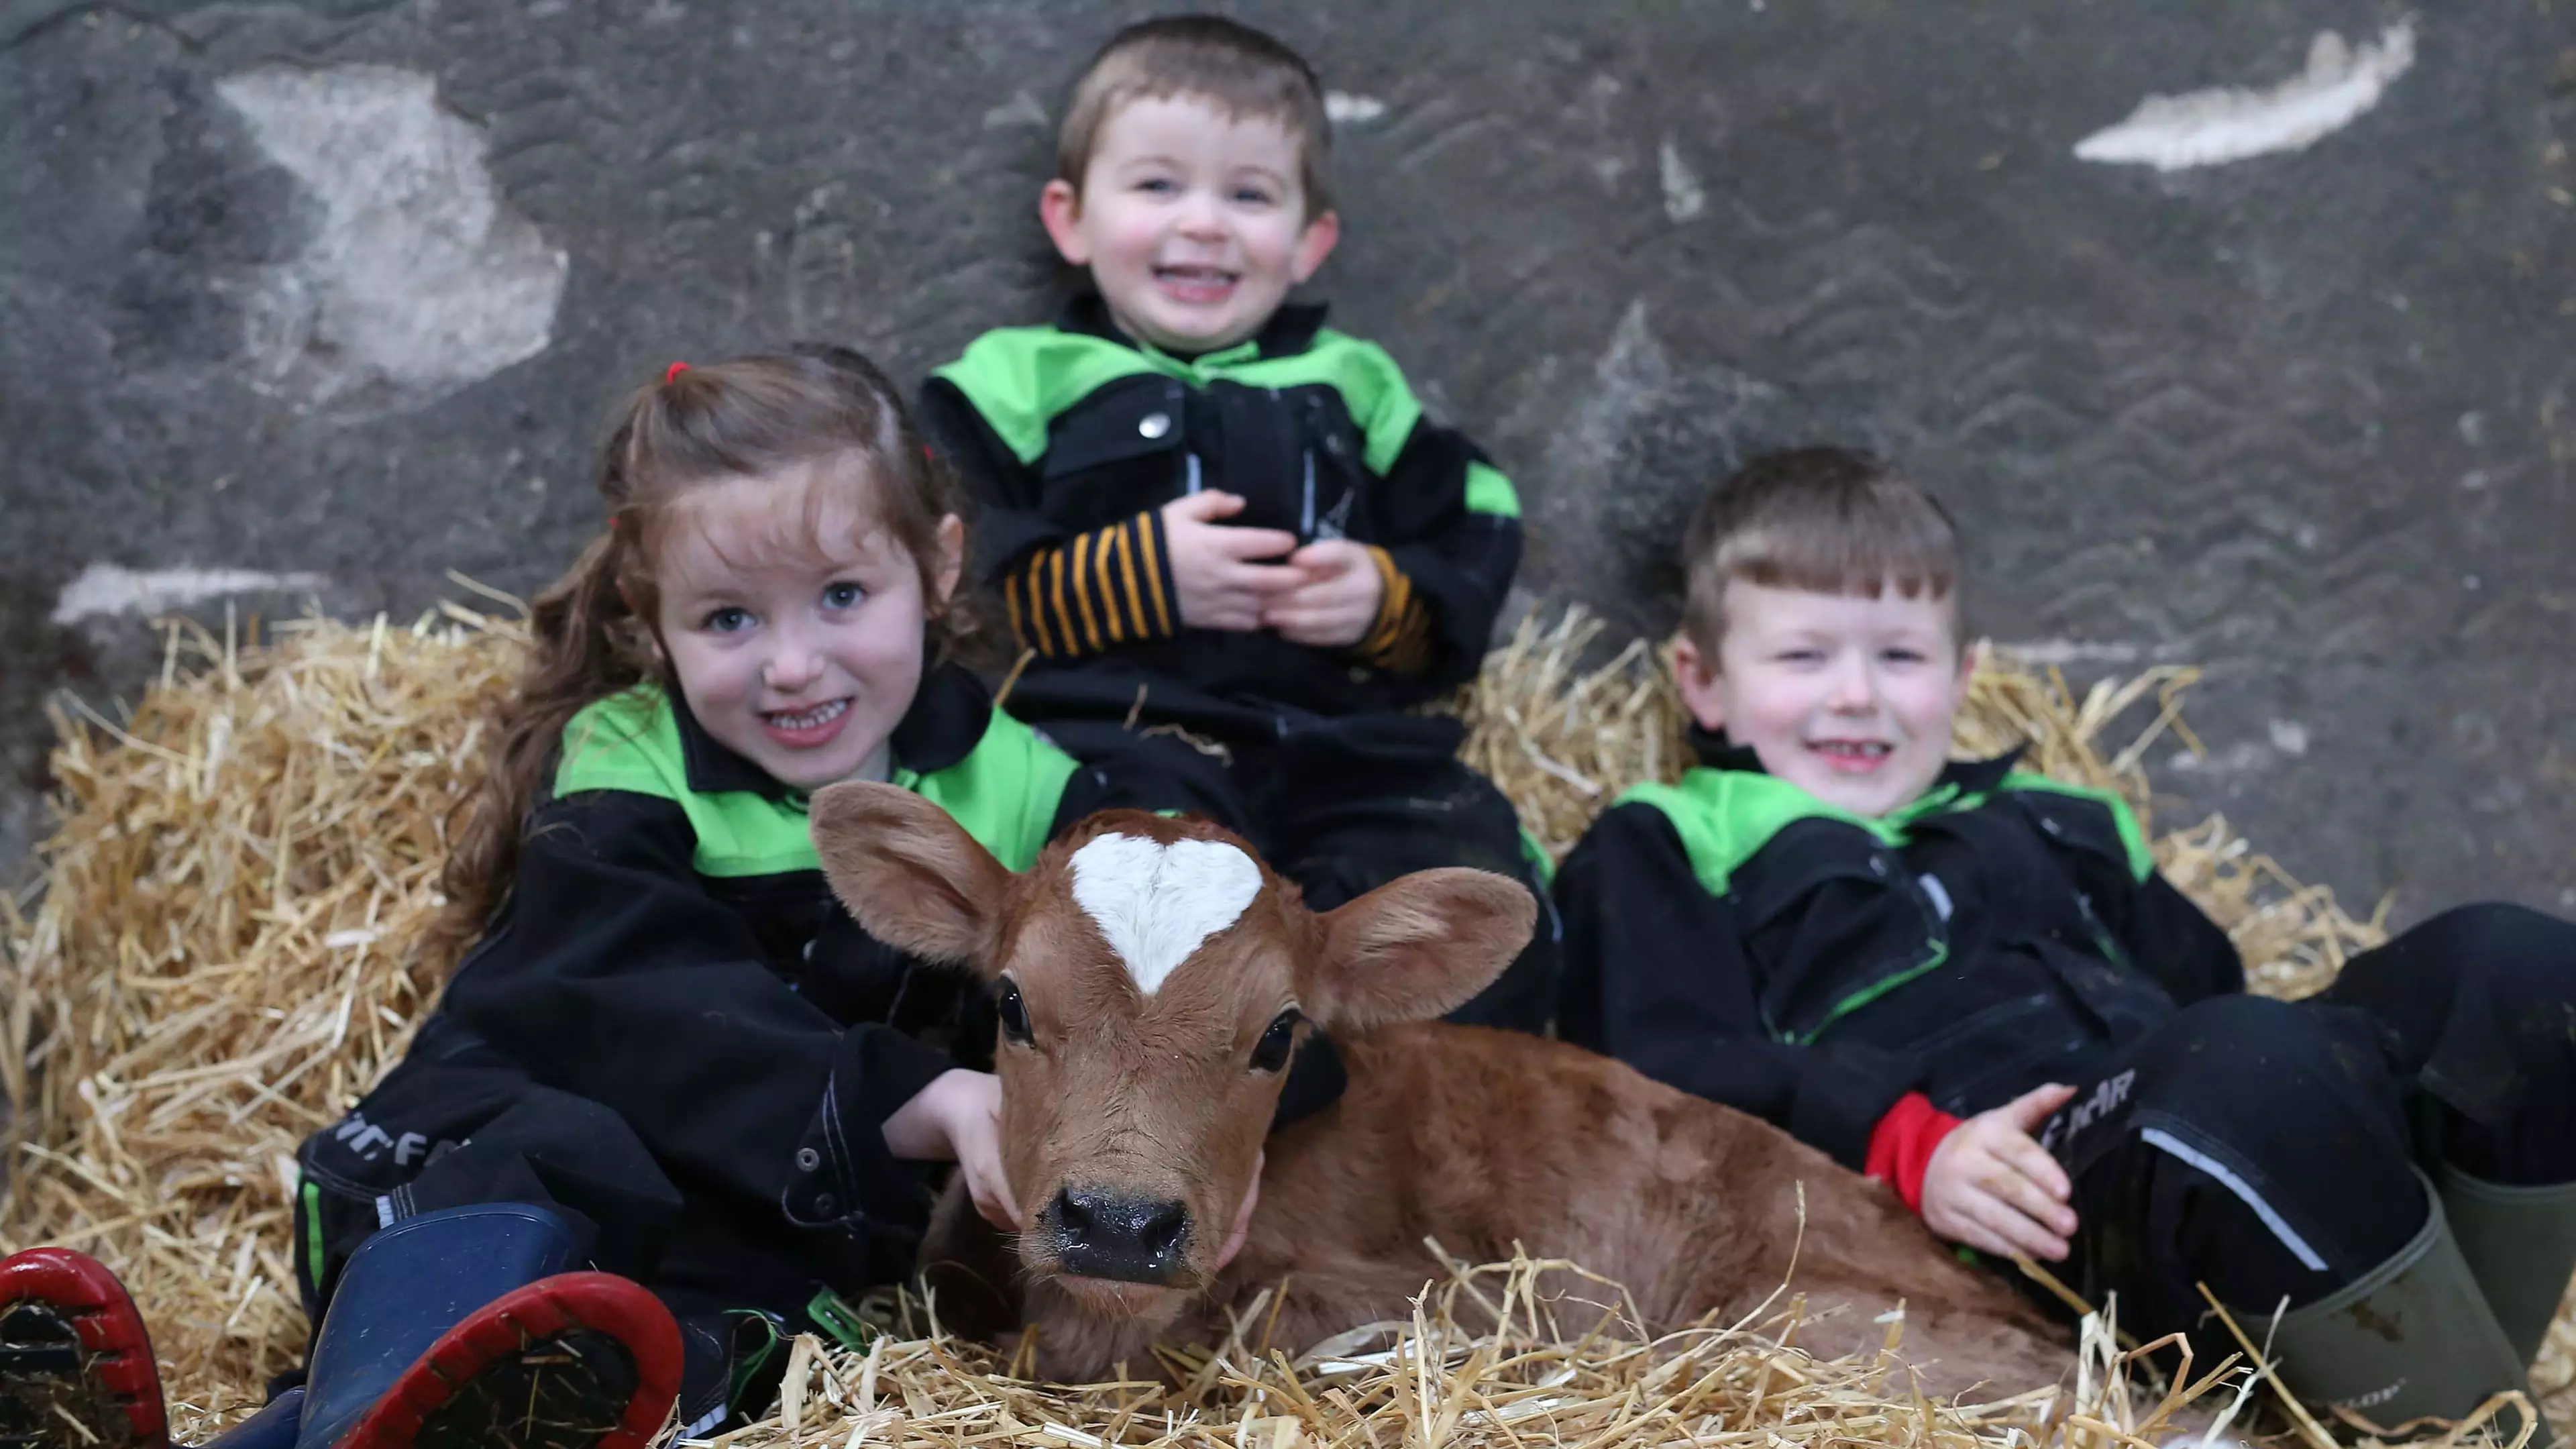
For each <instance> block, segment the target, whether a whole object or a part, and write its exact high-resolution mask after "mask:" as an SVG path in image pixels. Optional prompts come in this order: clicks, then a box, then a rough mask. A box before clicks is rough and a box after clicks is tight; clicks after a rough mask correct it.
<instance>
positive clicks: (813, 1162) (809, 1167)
mask: <svg viewBox="0 0 2576 1449" xmlns="http://www.w3.org/2000/svg"><path fill="white" fill-rule="evenodd" d="M822 1165H823V1154H822V1153H819V1152H817V1151H815V1150H814V1149H813V1148H811V1147H799V1148H797V1149H796V1167H797V1170H798V1171H800V1172H812V1171H813V1170H814V1169H815V1168H818V1167H820V1166H822Z"/></svg>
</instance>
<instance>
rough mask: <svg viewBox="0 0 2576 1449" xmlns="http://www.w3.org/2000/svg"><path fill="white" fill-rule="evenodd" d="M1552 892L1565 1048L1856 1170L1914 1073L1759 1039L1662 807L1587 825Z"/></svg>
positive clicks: (1720, 927) (1855, 1055) (1736, 953)
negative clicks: (1751, 1121) (1735, 1114)
mask: <svg viewBox="0 0 2576 1449" xmlns="http://www.w3.org/2000/svg"><path fill="white" fill-rule="evenodd" d="M1556 896H1557V906H1558V909H1559V911H1560V912H1561V913H1562V914H1563V916H1564V919H1565V979H1566V987H1565V1000H1564V1002H1563V1007H1562V1011H1561V1013H1560V1019H1561V1025H1560V1030H1561V1031H1562V1033H1563V1034H1564V1036H1565V1038H1566V1040H1568V1041H1571V1042H1574V1043H1575V1044H1577V1045H1579V1046H1586V1047H1590V1048H1591V1049H1593V1050H1595V1051H1599V1052H1604V1053H1606V1054H1608V1055H1610V1056H1614V1057H1617V1058H1618V1059H1619V1060H1621V1061H1623V1062H1626V1063H1627V1064H1628V1065H1630V1066H1632V1067H1635V1068H1636V1069H1637V1070H1639V1071H1641V1072H1644V1073H1645V1074H1646V1075H1647V1076H1650V1077H1653V1078H1655V1079H1656V1080H1657V1081H1660V1082H1664V1083H1666V1084H1668V1085H1671V1086H1674V1087H1678V1088H1680V1089H1681V1090H1683V1091H1685V1092H1689V1093H1692V1094H1693V1095H1696V1096H1701V1097H1706V1098H1708V1099H1709V1100H1711V1101H1715V1102H1723V1103H1725V1104H1726V1105H1728V1106H1730V1107H1734V1108H1737V1109H1738V1110H1741V1111H1744V1112H1749V1113H1752V1114H1753V1115H1755V1116H1757V1117H1760V1118H1762V1119H1763V1120H1765V1121H1768V1122H1770V1123H1772V1124H1774V1125H1775V1126H1778V1127H1781V1128H1784V1129H1786V1130H1787V1131H1788V1132H1789V1133H1790V1134H1791V1135H1792V1136H1795V1137H1797V1138H1799V1139H1801V1140H1802V1141H1805V1142H1807V1143H1808V1144H1809V1145H1811V1146H1814V1147H1817V1148H1820V1149H1822V1150H1823V1151H1825V1152H1827V1153H1829V1154H1831V1155H1832V1156H1833V1158H1834V1159H1835V1160H1836V1161H1838V1162H1841V1163H1842V1164H1843V1165H1844V1166H1846V1167H1850V1168H1852V1169H1854V1170H1855V1171H1857V1170H1859V1169H1860V1168H1861V1167H1862V1166H1863V1164H1864V1163H1865V1162H1866V1161H1867V1159H1868V1156H1869V1137H1870V1132H1871V1130H1872V1129H1873V1128H1875V1127H1876V1126H1877V1125H1878V1121H1879V1119H1880V1118H1881V1117H1884V1116H1885V1115H1887V1110H1888V1109H1889V1108H1890V1107H1892V1106H1894V1105H1895V1104H1896V1100H1897V1099H1898V1098H1899V1097H1901V1096H1903V1095H1904V1094H1905V1093H1906V1092H1908V1091H1910V1090H1912V1089H1913V1088H1914V1087H1915V1085H1916V1082H1915V1075H1916V1074H1915V1073H1914V1071H1913V1070H1912V1069H1911V1068H1910V1067H1908V1066H1906V1065H1904V1064H1901V1063H1898V1062H1896V1061H1894V1060H1892V1059H1881V1058H1880V1057H1878V1056H1876V1055H1875V1054H1869V1053H1862V1052H1856V1051H1851V1050H1841V1051H1833V1052H1828V1051H1826V1050H1824V1049H1822V1048H1818V1047H1813V1046H1797V1045H1792V1044H1789V1043H1784V1042H1778V1041H1773V1040H1772V1039H1771V1038H1770V1037H1769V1035H1768V1034H1767V1033H1766V1032H1765V1031H1764V1030H1763V1027H1762V1021H1761V1012H1760V1009H1759V1007H1758V1006H1757V1005H1756V1001H1757V986H1756V982H1755V979H1754V967H1753V963H1752V961H1751V960H1750V959H1749V958H1748V957H1747V956H1746V954H1745V951H1744V945H1743V941H1742V938H1741V934H1740V932H1739V930H1738V926H1737V923H1736V921H1735V919H1734V911H1733V908H1732V906H1731V905H1730V904H1729V902H1728V901H1727V900H1726V899H1725V898H1724V897H1721V896H1716V895H1712V894H1710V893H1709V891H1708V890H1707V888H1706V887H1704V886H1702V885H1701V884H1700V882H1699V878H1698V877H1697V876H1696V875H1694V874H1693V873H1692V871H1691V866H1690V857H1689V856H1688V854H1687V853H1686V852H1685V851H1684V850H1683V848H1682V842H1681V838H1680V837H1679V836H1678V835H1676V834H1675V833H1674V831H1673V827H1672V824H1671V822H1670V821H1668V820H1666V819H1665V818H1664V815H1663V812H1662V811H1660V810H1657V809H1655V808H1654V807H1653V806H1650V805H1622V806H1619V807H1617V808H1615V809H1612V810H1610V811H1609V812H1607V813H1606V814H1604V815H1603V816H1602V817H1601V818H1600V819H1599V820H1598V821H1596V822H1594V824H1593V826H1592V829H1591V830H1590V831H1589V832H1587V833H1586V834H1585V835H1584V837H1583V840H1582V842H1581V843H1580V844H1578V845H1577V846H1575V848H1574V851H1573V853H1572V854H1571V855H1568V856H1567V857H1566V860H1565V864H1564V866H1563V867H1562V868H1561V869H1560V870H1559V871H1558V872H1557V878H1556Z"/></svg>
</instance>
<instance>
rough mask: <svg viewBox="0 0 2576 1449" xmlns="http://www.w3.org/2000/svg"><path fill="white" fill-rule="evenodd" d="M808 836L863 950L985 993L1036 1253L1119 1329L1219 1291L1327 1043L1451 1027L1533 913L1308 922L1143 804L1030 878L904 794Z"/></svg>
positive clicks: (832, 812) (1421, 878)
mask: <svg viewBox="0 0 2576 1449" xmlns="http://www.w3.org/2000/svg"><path fill="white" fill-rule="evenodd" d="M813 830H814V843H815V848H816V850H817V852H818V853H819V854H820V855H821V857H822V862H823V870H824V873H825V875H826V876H828V877H829V878H830V880H831V884H832V889H833V891H834V893H835V894H837V895H838V896H839V897H840V899H841V901H842V903H843V904H845V905H847V906H848V907H849V909H850V912H851V914H852V915H853V916H855V917H857V919H858V921H859V923H860V924H861V925H862V926H864V927H866V928H867V930H868V932H869V934H871V935H873V936H875V937H876V938H877V939H879V940H881V941H884V942H886V943H887V944H889V945H892V946H895V947H898V948H900V949H902V950H905V951H909V952H912V953H914V954H916V955H919V956H921V957H924V958H926V959H929V960H935V961H948V962H955V963H959V964H962V965H966V966H969V967H972V968H973V969H974V970H976V971H978V972H980V973H982V975H983V976H984V977H985V978H986V979H987V980H988V981H990V982H991V983H992V984H993V988H994V991H995V994H996V997H997V999H998V1004H999V1007H1000V1017H1001V1026H1000V1040H999V1042H998V1043H997V1044H996V1052H995V1058H996V1070H997V1071H998V1072H999V1074H1000V1076H1001V1081H1002V1157H1003V1163H1004V1166H1005V1167H1006V1168H1007V1170H1008V1171H1009V1174H1010V1179H1011V1187H1012V1190H1013V1192H1014V1193H1015V1194H1016V1195H1017V1196H1018V1198H1019V1203H1018V1206H1019V1209H1020V1216H1021V1221H1022V1223H1023V1224H1024V1230H1023V1231H1022V1233H1021V1236H1020V1241H1019V1253H1020V1259H1021V1262H1022V1264H1023V1266H1024V1267H1025V1268H1026V1269H1027V1270H1028V1271H1029V1272H1030V1273H1031V1274H1032V1275H1033V1276H1036V1277H1040V1278H1052V1279H1055V1280H1057V1281H1058V1282H1059V1283H1060V1284H1061V1285H1062V1286H1063V1287H1064V1288H1066V1289H1067V1290H1068V1291H1069V1292H1071V1293H1072V1294H1074V1296H1075V1297H1076V1298H1078V1299H1080V1300H1083V1301H1086V1302H1088V1303H1090V1304H1091V1305H1092V1306H1094V1307H1096V1308H1101V1309H1104V1310H1110V1311H1115V1312H1121V1313H1147V1312H1151V1311H1152V1310H1153V1309H1154V1308H1155V1307H1156V1306H1157V1305H1159V1304H1163V1303H1166V1302H1170V1303H1172V1304H1175V1305H1176V1304H1177V1301H1178V1296H1179V1295H1182V1294H1186V1293H1189V1292H1192V1291H1195V1290H1197V1289H1199V1288H1201V1287H1203V1286H1205V1284H1206V1283H1207V1282H1208V1280H1209V1279H1211V1278H1213V1277H1214V1276H1215V1274H1216V1270H1217V1268H1218V1266H1219V1262H1218V1258H1219V1253H1220V1251H1221V1249H1222V1247H1223V1244H1224V1241H1225V1238H1226V1236H1227V1234H1228V1230H1229V1228H1230V1227H1231V1225H1232V1224H1233V1223H1234V1221H1235V1218H1236V1213H1237V1210H1238V1209H1239V1208H1240V1207H1241V1206H1242V1204H1243V1201H1244V1195H1245V1193H1246V1192H1247V1191H1248V1190H1249V1189H1250V1187H1251V1185H1252V1176H1253V1172H1254V1170H1255V1165H1256V1163H1257V1162H1258V1160H1259V1156H1260V1153H1261V1148H1262V1141H1263V1138H1264V1137H1265V1135H1266V1134H1267V1132H1268V1129H1269V1125H1270V1119H1271V1115H1272V1112H1273V1110H1274V1109H1275V1107H1276V1106H1277V1104H1278V1100H1279V1091H1280V1086H1281V1084H1282V1082H1284V1081H1285V1080H1286V1078H1287V1074H1288V1067H1289V1064H1290V1062H1291V1060H1292V1059H1293V1058H1294V1056H1295V1054H1296V1052H1297V1051H1298V1049H1299V1048H1300V1046H1301V1045H1302V1044H1303V1043H1304V1041H1305V1039H1306V1037H1307V1036H1308V1035H1309V1033H1310V1032H1311V1031H1312V1030H1313V1029H1314V1028H1315V1027H1319V1026H1320V1027H1323V1028H1325V1029H1328V1030H1337V1031H1354V1030H1361V1029H1365V1028H1367V1027H1371V1026H1375V1025H1380V1024H1384V1023H1390V1022H1398V1021H1412V1020H1424V1019H1428V1018H1431V1017H1435V1016H1438V1015H1439V1014H1440V1013H1442V1012H1445V1011H1447V1010H1449V1009H1450V1008H1451V1007H1454V1006H1456V1005H1458V1004H1459V1003H1461V1002H1463V1001H1465V1000H1466V999H1467V998H1469V997H1471V996H1473V995H1474V994H1475V993H1476V992H1477V991H1478V990H1480V989H1481V988H1483V987H1484V985H1485V984H1486V983H1488V982H1490V981H1492V980H1493V979H1494V977H1495V976H1496V975H1497V974H1498V973H1499V972H1500V971H1501V970H1502V968H1503V967H1504V965H1506V964H1507V963H1508V962H1509V961H1510V960H1511V958H1512V957H1513V955H1514V954H1515V953H1517V952H1518V951H1519V950H1520V948H1521V946H1522V944H1523V943H1524V942H1526V941H1527V940H1528V939H1529V932H1530V926H1531V922H1532V918H1533V916H1534V914H1535V911H1536V906H1535V903H1534V902H1533V901H1532V900H1531V899H1530V895H1529V892H1528V891H1527V889H1526V888H1524V887H1523V886H1521V885H1520V884H1518V883H1517V882H1514V881H1511V880H1508V879H1505V878H1504V877H1502V876H1498V875H1492V874H1488V873H1485V872H1482V871H1473V870H1431V871H1423V872H1420V873H1417V874H1414V875H1409V876H1406V877H1404V878H1402V879H1400V880H1396V881H1394V882H1391V883H1389V884H1387V885H1385V886H1381V887H1379V888H1378V889H1376V890H1374V891H1371V892H1369V893H1368V894H1367V895H1365V896H1362V897H1360V898H1359V899H1357V900H1354V901H1352V902H1350V903H1349V904H1347V905H1344V906H1341V907H1339V908H1338V909H1335V910H1331V911H1325V912H1321V913H1317V912H1313V911H1309V910H1307V909H1306V908H1305V906H1304V904H1303V903H1302V902H1301V900H1300V898H1299V895H1298V892H1297V889H1296V887H1295V886H1293V885H1291V884H1289V883H1287V882H1285V881H1282V880H1281V879H1279V878H1278V877H1277V876H1274V875H1272V874H1271V873H1270V871H1269V870H1268V869H1267V868H1266V867H1265V866H1263V865H1262V863H1261V862H1260V860H1259V859H1258V858H1256V857H1255V856H1254V855H1253V853H1252V851H1251V849H1250V848H1249V847H1247V846H1246V845H1245V844H1244V843H1243V842H1242V841H1241V840H1240V839H1238V838H1236V837H1235V836H1233V835H1232V834H1229V833H1228V832H1226V831H1224V830H1222V829H1220V828H1218V827H1216V826H1214V825H1210V824H1207V823H1205V822H1202V821H1196V820H1174V819H1166V818H1163V817H1161V816H1156V815H1149V814H1145V813H1143V812H1141V811H1132V810H1120V811H1110V812H1106V813H1103V814H1100V815H1095V816H1093V817H1091V818H1090V819H1089V820H1086V821H1084V822H1082V823H1081V824H1080V825H1078V826H1076V827H1075V828H1074V829H1073V830H1071V831H1069V832H1068V833H1067V834H1066V835H1065V836H1064V837H1063V838H1062V839H1060V840H1059V841H1057V842H1056V843H1055V844H1053V845H1051V846H1049V847H1048V848H1047V850H1046V852H1045V853H1044V854H1043V855H1041V856H1040V857H1039V858H1038V860H1037V862H1036V864H1034V865H1033V866H1031V867H1030V868H1029V869H1028V870H1027V871H1026V872H1023V873H1020V874H1016V875H1015V874H1013V873H1012V872H1011V871H1009V870H1007V869H1005V868H1003V866H1002V865H1001V863H1000V862H999V861H996V860H995V859H994V858H993V857H992V855H991V854H990V853H988V852H987V851H986V850H985V849H984V847H983V846H981V845H979V844H977V843H976V841H975V840H974V838H973V837H971V836H969V835H968V834H967V833H966V832H965V831H964V830H962V829H960V828H959V827H958V825H957V824H956V822H955V821H954V820H952V819H950V818H949V815H948V813H947V811H945V810H943V809H942V808H940V807H939V806H938V805H935V804H933V803H931V802H929V801H927V800H924V799H922V798H921V797H919V796H917V795H914V794H912V793H910V792H908V791H905V790H900V789H897V788H895V787H893V786H889V785H872V784H846V785H836V786H833V787H831V788H829V789H826V790H824V791H822V792H820V793H818V794H817V795H815V797H814V801H813Z"/></svg>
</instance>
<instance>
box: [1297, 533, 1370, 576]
mask: <svg viewBox="0 0 2576 1449" xmlns="http://www.w3.org/2000/svg"><path fill="white" fill-rule="evenodd" d="M1367 562H1368V550H1367V549H1365V548H1362V547H1361V546H1359V545H1358V544H1356V543H1353V542H1351V541H1350V540H1348V539H1344V538H1328V539H1325V540H1323V541H1321V542H1319V543H1310V544H1308V545H1306V546H1305V547H1304V548H1301V549H1299V550H1297V551H1296V552H1295V553H1292V554H1290V555H1288V563H1289V565H1290V566H1291V567H1293V568H1301V569H1304V570H1306V571H1307V572H1308V573H1310V574H1314V575H1316V576H1317V577H1337V576H1339V575H1342V574H1346V573H1349V572H1350V571H1351V570H1353V569H1356V568H1358V567H1360V566H1361V565H1363V564H1366V563H1367Z"/></svg>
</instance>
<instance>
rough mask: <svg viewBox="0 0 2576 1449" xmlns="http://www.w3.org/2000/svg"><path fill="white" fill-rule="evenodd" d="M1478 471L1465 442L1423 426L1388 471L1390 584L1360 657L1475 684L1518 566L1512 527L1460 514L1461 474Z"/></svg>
mask: <svg viewBox="0 0 2576 1449" xmlns="http://www.w3.org/2000/svg"><path fill="white" fill-rule="evenodd" d="M1480 464H1485V457H1484V455H1483V454H1482V453H1480V452H1478V451H1477V449H1476V447H1475V445H1474V444H1472V443H1470V442H1468V441H1467V439H1466V437H1465V436H1464V435H1462V434H1460V433H1459V432H1457V431H1456V430H1454V429H1451V428H1444V427H1440V426H1438V425H1436V424H1434V423H1433V422H1432V421H1431V420H1430V419H1429V418H1424V419H1422V420H1421V421H1419V422H1417V423H1415V424H1414V425H1413V431H1412V433H1411V434H1409V435H1408V436H1407V437H1406V438H1405V442H1404V448H1403V450H1402V451H1401V452H1399V453H1397V454H1396V457H1395V462H1394V463H1393V464H1391V465H1389V467H1388V469H1387V476H1386V495H1387V497H1388V498H1389V499H1390V500H1392V501H1391V505H1390V509H1389V512H1390V515H1391V522H1392V525H1393V526H1392V528H1391V529H1390V536H1389V537H1388V538H1386V539H1384V540H1382V542H1383V544H1384V552H1385V556H1386V557H1385V566H1386V568H1387V569H1388V570H1389V571H1390V572H1391V574H1392V577H1390V579H1389V580H1388V589H1387V594H1386V598H1385V601H1384V602H1383V603H1382V604H1381V605H1380V606H1379V610H1378V619H1377V622H1376V624H1375V625H1374V626H1372V627H1371V629H1370V631H1369V634H1368V636H1367V637H1366V638H1364V639H1363V640H1362V641H1361V644H1360V650H1361V652H1362V654H1363V655H1365V656H1366V657H1368V658H1369V660H1370V662H1371V663H1375V664H1378V665H1380V666H1382V667H1386V668H1392V669H1395V670H1397V671H1399V672H1401V673H1405V674H1409V675H1416V676H1419V677H1422V678H1423V679H1425V680H1426V681H1427V682H1429V683H1431V684H1434V685H1437V686H1440V687H1443V688H1447V687H1452V686H1456V685H1460V684H1464V683H1466V682H1467V681H1468V680H1471V679H1473V678H1475V677H1476V671H1477V669H1478V668H1480V667H1481V666H1482V665H1483V664H1484V661H1485V646H1486V645H1487V643H1488V642H1490V640H1491V639H1492V636H1493V632H1494V620H1495V618H1496V617H1497V616H1499V615H1500V614H1501V613H1502V609H1503V598H1504V595H1506V594H1507V593H1509V592H1510V591H1511V587H1512V575H1513V574H1514V573H1515V572H1517V571H1518V570H1519V568H1520V564H1521V523H1520V520H1519V519H1518V518H1516V517H1513V516H1511V515H1508V514H1501V513H1479V512H1477V511H1475V510H1473V509H1470V508H1469V507H1468V506H1467V485H1468V481H1469V480H1468V470H1469V468H1470V467H1471V466H1472V465H1480ZM1487 466H1490V465H1487Z"/></svg>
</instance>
